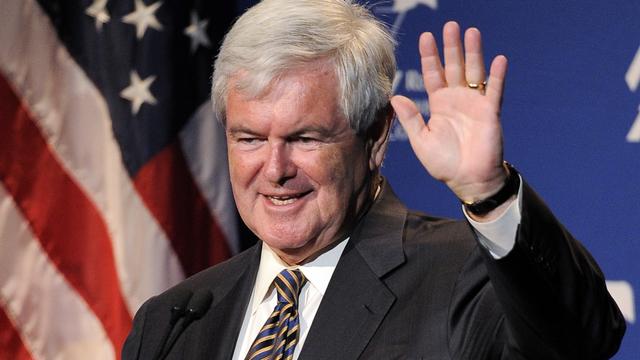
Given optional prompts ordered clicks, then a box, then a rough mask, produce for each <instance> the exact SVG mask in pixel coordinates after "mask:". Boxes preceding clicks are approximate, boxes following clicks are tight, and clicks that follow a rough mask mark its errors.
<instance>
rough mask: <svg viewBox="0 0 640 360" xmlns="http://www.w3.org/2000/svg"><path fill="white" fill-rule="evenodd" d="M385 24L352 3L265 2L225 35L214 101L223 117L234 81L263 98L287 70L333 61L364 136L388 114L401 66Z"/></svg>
mask: <svg viewBox="0 0 640 360" xmlns="http://www.w3.org/2000/svg"><path fill="white" fill-rule="evenodd" d="M394 50H395V42H394V40H393V37H392V36H391V34H390V33H389V30H388V29H387V27H386V26H385V25H384V24H382V23H381V22H380V21H379V20H377V19H376V18H375V17H374V16H373V14H371V12H370V11H369V10H368V9H366V8H365V7H364V6H362V5H359V4H356V3H354V2H353V1H351V0H293V1H292V0H263V1H261V2H260V3H259V4H257V5H255V6H253V7H252V8H250V9H249V10H247V11H246V12H245V13H244V14H243V15H242V16H240V18H238V20H237V21H236V22H235V24H234V25H233V27H232V28H231V30H229V32H228V33H227V35H226V36H225V38H224V41H223V43H222V46H221V47H220V52H219V54H218V56H217V58H216V61H215V64H214V72H213V81H212V82H213V84H212V95H211V98H212V103H213V108H214V111H215V112H216V114H217V115H218V119H221V120H222V121H225V114H226V98H227V95H228V92H229V86H230V85H229V83H230V80H231V79H232V78H234V76H237V75H240V74H242V76H241V78H240V79H239V80H238V81H237V82H234V86H236V87H237V88H236V89H237V90H239V91H242V92H244V93H246V94H247V95H248V96H259V95H260V94H262V93H263V92H264V91H265V90H266V89H267V88H268V87H269V85H270V84H272V83H273V82H274V81H277V79H278V78H279V77H281V76H283V75H285V74H286V73H287V71H291V70H295V69H299V68H301V67H303V66H305V65H308V64H310V63H312V62H317V61H319V60H324V59H326V60H328V61H329V63H330V64H332V65H333V67H334V68H335V72H336V78H337V79H338V89H337V96H338V100H339V104H340V107H341V110H342V112H343V115H344V116H345V117H346V118H347V119H349V124H350V126H351V128H353V129H354V130H355V131H356V132H357V133H358V134H364V133H365V132H366V131H367V130H368V129H369V128H370V127H371V125H372V124H373V123H374V122H375V121H376V119H377V118H378V117H379V116H381V115H382V113H383V112H386V109H388V106H389V98H390V97H391V91H392V84H393V78H394V76H395V71H396V60H395V56H394Z"/></svg>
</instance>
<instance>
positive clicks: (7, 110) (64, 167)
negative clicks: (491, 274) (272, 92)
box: [0, 0, 239, 359]
mask: <svg viewBox="0 0 640 360" xmlns="http://www.w3.org/2000/svg"><path fill="white" fill-rule="evenodd" d="M224 3H225V4H221V3H220V2H214V1H205V0H203V1H180V0H175V1H169V0H164V1H158V0H122V1H120V0H84V1H82V0H54V1H47V0H40V1H36V0H0V137H1V138H0V139H1V140H0V358H1V359H114V358H119V352H120V348H121V346H122V343H123V342H124V339H125V337H126V335H127V333H128V331H129V329H130V326H131V320H132V317H133V314H134V313H135V311H136V310H137V309H138V308H139V306H140V305H141V304H142V302H144V301H145V300H146V299H147V298H149V297H151V296H153V295H155V294H158V293H160V292H161V291H163V290H164V289H166V288H167V287H169V286H171V285H173V284H175V283H176V282H178V281H180V280H181V279H183V278H184V277H185V276H188V275H190V274H193V273H194V272H197V271H198V270H201V269H203V268H205V267H207V266H209V265H211V264H213V263H216V262H219V261H221V260H223V259H225V258H227V257H229V256H230V255H231V254H232V253H234V252H236V251H238V249H239V245H238V240H237V237H238V235H237V231H236V222H237V220H236V212H235V208H234V205H233V199H232V196H231V192H230V188H229V180H228V170H227V165H226V150H225V142H224V131H223V129H222V128H221V127H220V125H219V124H218V123H217V121H215V119H214V118H213V112H212V110H211V108H210V107H211V106H210V102H209V101H208V97H209V87H210V77H211V71H212V67H211V64H212V59H213V57H214V55H215V52H216V51H217V45H218V44H219V42H220V40H221V38H222V35H223V33H224V31H225V30H226V28H227V27H228V26H229V23H230V22H231V21H232V20H233V18H234V16H235V6H234V5H233V3H232V2H224Z"/></svg>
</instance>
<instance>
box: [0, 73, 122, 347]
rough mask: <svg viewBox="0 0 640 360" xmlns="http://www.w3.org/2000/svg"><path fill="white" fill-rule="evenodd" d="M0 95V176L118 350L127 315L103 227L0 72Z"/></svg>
mask: <svg viewBox="0 0 640 360" xmlns="http://www.w3.org/2000/svg"><path fill="white" fill-rule="evenodd" d="M0 99H2V101H0V119H1V120H0V134H2V141H0V180H1V181H2V182H4V184H5V187H6V189H7V192H9V193H10V194H11V196H12V197H13V198H14V199H15V202H16V204H17V206H18V207H19V208H20V211H22V213H23V214H24V217H25V218H26V219H27V221H28V222H29V224H30V226H31V228H32V230H33V232H34V234H35V235H36V237H37V238H38V240H39V241H40V242H41V244H42V248H43V249H44V250H45V251H46V252H47V254H48V255H49V258H50V259H51V261H52V262H53V263H54V264H55V265H56V267H57V268H58V270H59V271H60V273H61V274H62V275H63V276H64V277H65V278H66V279H67V281H69V283H70V284H71V286H72V287H73V288H74V289H75V290H76V291H77V292H78V293H79V294H80V295H81V296H82V297H83V298H84V299H85V301H86V302H87V304H88V305H89V307H90V308H91V309H92V311H93V312H94V313H95V314H96V316H97V317H98V319H100V321H101V322H102V324H103V326H104V328H105V330H106V332H107V334H108V336H109V338H110V340H111V342H112V343H113V344H114V347H115V349H116V352H117V351H118V350H119V349H120V347H121V345H122V344H123V342H124V339H125V337H126V335H127V333H128V331H129V329H130V327H131V316H130V315H129V312H128V310H127V307H126V305H125V301H124V299H123V297H122V294H121V292H120V285H119V280H118V276H117V273H116V267H115V261H114V257H113V249H112V247H111V241H110V238H109V234H108V231H107V227H106V225H105V223H104V221H103V219H102V217H101V216H100V213H99V212H98V210H97V209H96V208H95V206H94V205H93V204H92V203H91V202H90V201H89V200H88V198H87V197H86V196H85V194H84V193H83V192H82V190H81V189H80V188H79V187H78V186H77V184H76V183H75V182H74V181H73V179H71V178H70V177H69V175H68V174H67V173H66V172H65V170H64V168H63V167H62V166H61V165H60V163H59V162H58V160H57V159H56V158H55V156H54V155H53V154H52V153H51V149H50V148H49V147H48V145H47V143H46V141H45V139H44V138H43V137H42V134H41V133H40V131H39V129H38V128H37V127H36V125H35V123H34V122H33V120H32V119H31V117H30V114H29V112H28V111H27V109H26V108H24V107H23V106H22V104H21V103H20V101H19V99H18V97H17V96H16V94H15V93H14V92H13V90H12V89H11V87H10V85H9V84H8V83H7V82H6V80H5V79H4V77H2V76H0ZM71 310H73V309H71ZM53 311H65V309H53ZM71 321H72V320H71Z"/></svg>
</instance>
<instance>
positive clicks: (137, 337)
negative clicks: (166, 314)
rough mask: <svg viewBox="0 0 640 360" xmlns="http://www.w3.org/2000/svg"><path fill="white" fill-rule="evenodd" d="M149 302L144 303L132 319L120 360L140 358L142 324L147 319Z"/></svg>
mask: <svg viewBox="0 0 640 360" xmlns="http://www.w3.org/2000/svg"><path fill="white" fill-rule="evenodd" d="M150 301H151V300H148V301H147V302H145V303H144V304H143V305H142V306H141V307H140V309H139V310H138V312H137V313H136V315H135V317H134V318H133V326H132V328H131V332H129V335H128V336H127V340H126V341H125V342H124V345H123V346H122V360H131V359H139V358H140V348H141V345H142V337H143V336H142V335H143V333H144V324H145V321H146V317H147V309H148V307H149V303H150Z"/></svg>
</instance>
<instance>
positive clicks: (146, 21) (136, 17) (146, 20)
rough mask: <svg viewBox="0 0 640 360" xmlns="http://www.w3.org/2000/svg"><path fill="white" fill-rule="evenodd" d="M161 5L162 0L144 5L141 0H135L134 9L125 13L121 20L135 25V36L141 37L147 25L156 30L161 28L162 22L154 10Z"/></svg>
mask: <svg viewBox="0 0 640 360" xmlns="http://www.w3.org/2000/svg"><path fill="white" fill-rule="evenodd" d="M160 5H162V1H158V2H156V3H153V4H151V5H149V6H146V5H145V4H144V3H143V2H142V0H136V10H135V11H134V12H132V13H129V14H127V15H126V16H125V17H123V18H122V21H123V22H125V23H127V24H132V25H135V26H136V37H137V38H138V39H142V37H143V36H144V33H145V32H146V31H147V28H148V27H152V28H154V29H156V30H162V24H160V22H159V21H158V19H157V18H156V15H155V12H156V10H158V8H159V7H160Z"/></svg>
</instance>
